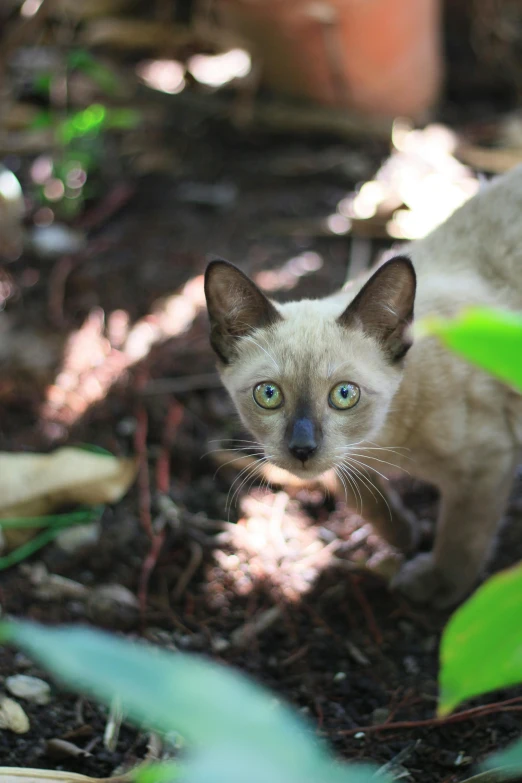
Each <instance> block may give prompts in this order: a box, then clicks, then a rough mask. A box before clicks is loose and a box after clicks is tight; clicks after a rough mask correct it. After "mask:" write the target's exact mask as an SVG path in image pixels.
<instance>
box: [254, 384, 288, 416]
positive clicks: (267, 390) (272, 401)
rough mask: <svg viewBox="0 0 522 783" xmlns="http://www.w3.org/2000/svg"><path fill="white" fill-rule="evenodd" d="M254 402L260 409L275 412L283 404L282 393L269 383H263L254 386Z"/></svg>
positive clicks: (276, 386) (277, 387)
mask: <svg viewBox="0 0 522 783" xmlns="http://www.w3.org/2000/svg"><path fill="white" fill-rule="evenodd" d="M253 394H254V400H255V401H256V402H257V404H258V405H259V406H260V407H261V408H268V409H269V410H275V409H276V408H279V407H280V406H281V405H282V404H283V392H282V391H281V389H280V388H279V386H278V385H277V384H275V383H271V382H270V381H263V383H258V384H257V386H254V392H253Z"/></svg>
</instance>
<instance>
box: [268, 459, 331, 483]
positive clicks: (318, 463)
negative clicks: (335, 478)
mask: <svg viewBox="0 0 522 783" xmlns="http://www.w3.org/2000/svg"><path fill="white" fill-rule="evenodd" d="M269 462H270V463H271V464H272V465H274V466H275V467H276V468H280V469H282V470H285V471H286V472H287V473H291V474H292V476H296V477H297V478H299V479H305V480H307V481H311V480H312V479H316V478H318V477H319V476H322V475H323V473H326V472H327V471H328V470H330V469H331V468H332V465H331V464H327V463H325V461H324V460H323V459H317V458H311V459H306V460H299V459H297V458H294V457H288V458H280V459H270V460H269Z"/></svg>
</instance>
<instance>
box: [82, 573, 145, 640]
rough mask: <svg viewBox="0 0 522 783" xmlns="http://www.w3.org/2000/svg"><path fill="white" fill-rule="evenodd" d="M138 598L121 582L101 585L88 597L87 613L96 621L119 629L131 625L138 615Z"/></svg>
mask: <svg viewBox="0 0 522 783" xmlns="http://www.w3.org/2000/svg"><path fill="white" fill-rule="evenodd" d="M138 611H139V603H138V599H137V598H136V596H135V595H134V593H131V591H130V590H129V589H128V588H126V587H124V586H123V585H119V584H112V585H111V584H109V585H100V586H99V587H96V588H94V589H93V590H92V591H91V593H90V595H89V597H88V599H87V614H88V616H89V617H90V618H91V620H93V621H94V622H98V623H100V624H102V625H105V626H113V627H115V628H118V629H124V628H128V627H131V626H132V625H133V624H134V623H135V622H136V619H137V617H138Z"/></svg>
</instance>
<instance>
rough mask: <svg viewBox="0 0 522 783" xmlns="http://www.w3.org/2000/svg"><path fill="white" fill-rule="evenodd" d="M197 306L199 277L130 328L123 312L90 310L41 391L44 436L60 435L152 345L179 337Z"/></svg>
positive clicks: (200, 298)
mask: <svg viewBox="0 0 522 783" xmlns="http://www.w3.org/2000/svg"><path fill="white" fill-rule="evenodd" d="M203 306H204V294H203V277H202V275H199V276H197V277H194V278H192V279H191V280H189V281H188V282H187V283H186V284H185V285H184V286H183V288H182V289H181V290H180V291H179V292H177V293H176V294H173V295H170V296H165V297H164V298H162V299H160V300H158V301H157V302H156V303H155V305H154V307H153V308H152V310H151V312H150V313H149V314H148V315H146V316H145V317H143V318H140V319H139V320H138V321H136V323H134V324H130V322H129V316H128V314H127V313H126V312H125V311H124V310H115V311H113V312H112V313H110V314H109V315H108V316H107V318H106V316H105V313H104V312H103V310H101V309H100V308H97V309H94V310H92V311H91V312H90V313H89V315H88V316H87V318H86V319H85V320H84V322H83V324H82V325H81V327H80V328H79V329H77V330H75V331H73V332H71V334H70V335H69V337H68V338H67V341H66V343H65V346H64V352H63V360H62V365H61V367H60V370H59V372H58V373H57V375H56V378H55V380H54V382H53V383H52V384H51V385H49V386H48V387H47V389H46V392H45V400H44V402H43V404H42V406H41V409H40V417H41V419H42V421H43V429H44V433H45V434H46V435H47V437H49V438H51V439H56V438H61V437H63V436H64V434H65V432H66V430H67V428H69V427H71V426H72V425H73V424H74V423H75V422H76V421H78V419H79V418H80V417H81V416H83V415H84V414H85V413H86V411H87V410H88V409H89V408H90V407H91V406H92V405H94V404H96V403H98V402H100V401H101V400H103V399H104V398H105V397H106V395H107V394H108V392H109V390H110V389H111V388H112V387H113V386H114V385H115V384H117V383H118V382H119V381H122V380H123V379H124V377H125V375H126V374H127V373H128V371H129V370H130V369H131V368H132V367H133V366H134V365H135V364H136V363H137V362H140V361H142V360H144V359H145V358H146V357H147V356H148V355H149V353H150V351H151V350H152V348H153V347H154V346H155V345H157V344H160V343H162V342H164V341H165V340H167V339H169V338H172V337H177V336H179V335H181V334H183V333H185V332H186V331H187V330H188V329H189V328H190V327H191V325H192V324H193V322H194V319H195V318H196V316H197V315H198V313H199V312H200V311H201V309H202V308H203Z"/></svg>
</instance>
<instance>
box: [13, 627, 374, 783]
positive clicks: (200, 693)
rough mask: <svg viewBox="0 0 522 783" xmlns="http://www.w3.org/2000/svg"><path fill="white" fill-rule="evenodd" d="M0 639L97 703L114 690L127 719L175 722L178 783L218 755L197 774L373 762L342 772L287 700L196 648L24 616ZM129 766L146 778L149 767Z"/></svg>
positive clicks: (284, 773)
mask: <svg viewBox="0 0 522 783" xmlns="http://www.w3.org/2000/svg"><path fill="white" fill-rule="evenodd" d="M0 639H3V640H4V641H8V642H12V643H15V644H17V645H19V646H20V647H22V648H23V649H24V650H25V651H26V652H28V653H29V654H30V655H31V656H32V657H34V658H35V659H36V660H38V661H40V663H42V664H43V665H44V666H45V667H46V668H47V669H48V670H49V671H50V672H52V673H53V674H54V676H55V677H56V678H57V679H58V680H59V681H61V682H62V683H63V684H65V685H66V686H68V687H69V688H72V689H74V690H76V691H80V692H82V693H86V694H88V695H91V696H93V697H94V698H96V699H97V700H99V701H100V702H102V703H105V704H107V705H110V704H111V703H113V702H114V700H115V699H117V700H118V702H119V704H121V707H122V709H123V711H124V713H125V714H126V715H128V716H129V718H131V719H132V720H133V721H135V722H137V723H139V724H142V725H144V726H147V727H148V728H152V729H156V730H160V731H163V732H166V733H169V732H172V731H176V732H181V733H182V734H183V735H184V737H185V738H186V739H187V740H188V741H189V742H191V743H193V745H192V747H193V748H194V749H195V750H197V753H194V752H193V753H192V754H191V755H190V756H189V758H188V762H187V766H186V767H185V768H184V774H183V780H184V781H186V783H201V782H202V781H203V780H204V771H205V770H206V769H208V768H209V767H208V765H209V764H210V765H212V764H219V763H222V764H223V768H220V770H219V774H218V770H217V769H214V773H215V774H214V775H213V776H212V777H211V778H208V781H205V783H219V781H221V780H222V779H223V780H227V781H228V783H242V781H244V780H245V770H246V768H247V766H249V768H250V772H251V774H250V775H249V779H250V780H252V781H253V780H254V776H253V771H254V769H255V767H256V764H257V765H258V767H259V769H262V768H263V769H264V770H265V771H267V770H269V771H270V775H269V776H268V778H267V777H264V778H263V780H267V779H270V780H272V781H273V782H274V783H275V781H276V780H279V778H280V779H281V781H285V783H291V782H292V781H294V780H295V782H296V783H316V782H317V781H319V780H320V781H324V783H345V781H347V780H349V781H352V780H353V783H368V781H369V780H370V778H371V776H372V774H373V772H374V770H371V769H370V770H369V769H368V768H367V767H363V768H359V767H355V770H354V773H353V778H352V775H351V774H349V773H350V770H351V768H350V767H342V766H339V765H336V764H335V762H334V761H333V760H332V759H331V757H330V755H329V754H328V752H327V750H326V747H325V746H324V745H323V744H322V743H321V742H320V741H319V740H318V739H317V738H316V737H315V735H314V734H313V732H312V731H311V729H310V727H309V726H308V725H307V724H306V723H305V722H304V721H302V720H301V718H300V717H299V716H298V715H297V714H296V713H294V711H293V710H291V709H290V708H289V707H287V706H285V705H283V704H281V702H279V701H278V700H277V699H275V698H274V696H272V695H271V694H270V693H269V692H268V691H265V690H264V689H263V688H261V687H259V686H257V685H255V684H253V683H252V682H250V681H249V680H248V679H247V678H245V677H244V676H242V675H240V674H238V673H237V672H234V671H233V670H231V669H228V668H226V667H224V666H219V665H217V664H214V663H211V662H209V661H206V660H204V659H203V658H200V657H195V656H191V655H186V654H183V653H170V652H166V651H163V650H159V649H157V648H154V647H152V646H148V645H144V644H138V643H131V642H129V641H125V640H123V639H120V638H118V637H115V636H111V635H109V634H106V633H102V632H100V631H94V630H90V629H86V628H74V627H73V628H56V629H55V628H48V627H44V626H40V625H36V624H33V623H27V622H6V623H3V624H1V625H0ZM198 749H199V750H198ZM232 749H233V752H232ZM225 762H226V763H225ZM274 770H277V774H276V772H275V771H274ZM256 774H257V773H256ZM138 775H142V776H144V777H141V780H142V781H144V780H146V781H151V773H150V772H149V773H147V772H140V773H138ZM176 775H177V770H176V768H173V767H170V768H168V769H166V770H165V775H163V774H162V773H160V771H159V770H158V778H157V779H158V780H172V779H174V777H175V776H176ZM241 775H242V776H243V777H242V778H241ZM278 776H279V777H278ZM152 777H153V778H154V776H152ZM138 779H140V778H139V777H138ZM256 779H257V778H256ZM260 780H261V778H260Z"/></svg>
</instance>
